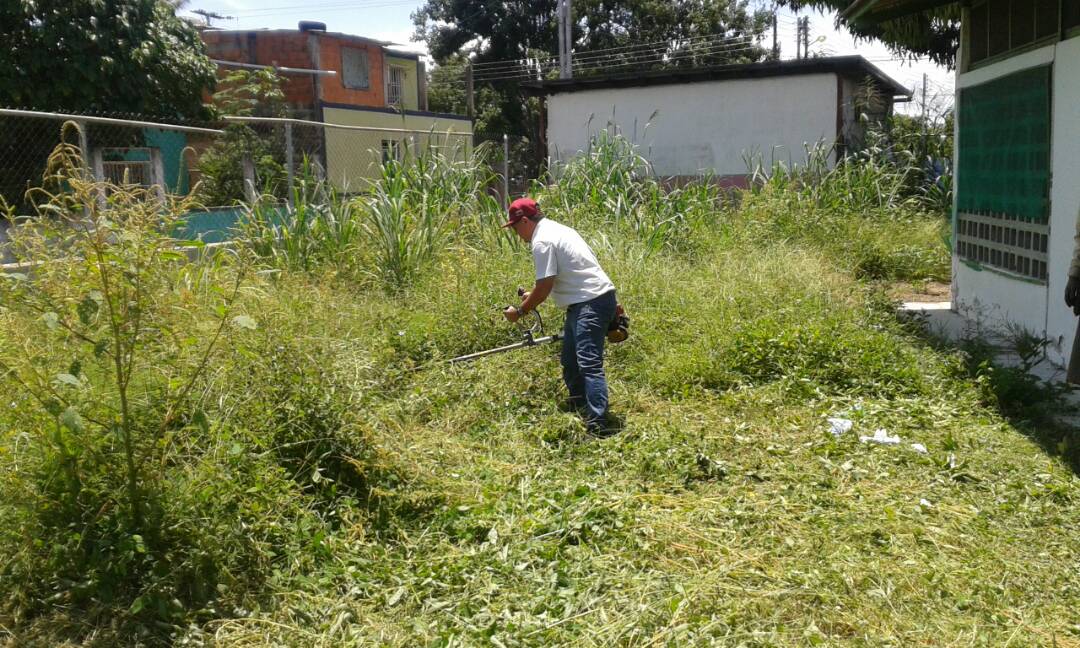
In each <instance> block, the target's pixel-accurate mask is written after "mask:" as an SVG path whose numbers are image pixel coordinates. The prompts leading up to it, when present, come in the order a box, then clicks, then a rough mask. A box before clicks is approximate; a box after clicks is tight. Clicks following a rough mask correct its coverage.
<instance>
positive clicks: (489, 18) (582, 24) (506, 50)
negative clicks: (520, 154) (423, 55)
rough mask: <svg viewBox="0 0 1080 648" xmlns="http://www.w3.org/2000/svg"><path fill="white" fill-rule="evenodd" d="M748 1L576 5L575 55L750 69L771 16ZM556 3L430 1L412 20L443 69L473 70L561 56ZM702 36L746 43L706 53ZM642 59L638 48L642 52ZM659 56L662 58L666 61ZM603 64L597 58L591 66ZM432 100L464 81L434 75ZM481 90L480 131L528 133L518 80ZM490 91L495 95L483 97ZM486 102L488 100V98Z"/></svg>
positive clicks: (620, 64)
mask: <svg viewBox="0 0 1080 648" xmlns="http://www.w3.org/2000/svg"><path fill="white" fill-rule="evenodd" d="M749 5H750V3H749V0H576V1H575V2H574V17H575V20H574V25H573V41H574V43H573V48H574V52H575V54H576V55H587V54H589V53H590V52H598V51H600V50H610V49H611V48H616V47H624V46H640V45H642V44H644V43H658V42H663V43H665V44H663V45H660V46H656V49H655V50H653V52H654V54H655V55H653V56H649V57H647V58H648V60H642V58H643V57H640V56H637V57H635V56H627V55H626V54H625V53H624V54H622V55H620V54H618V53H613V54H612V53H609V54H608V55H607V56H605V57H604V60H603V64H602V66H601V65H597V66H596V67H597V68H601V69H602V70H605V71H610V70H615V71H619V72H634V71H635V70H639V69H641V68H643V67H644V68H653V67H663V66H687V65H709V64H720V63H734V62H751V61H757V60H760V59H762V58H763V57H764V56H765V55H766V53H767V52H766V50H765V49H764V48H761V47H758V46H756V45H755V44H753V40H754V39H755V38H757V37H760V36H761V35H762V34H763V32H764V30H765V27H766V25H767V24H768V17H769V15H770V14H769V12H767V11H753V10H751V9H750V7H749ZM556 9H557V1H556V0H508V1H507V0H427V2H426V3H425V4H424V6H423V7H421V8H420V9H419V10H418V11H417V12H416V13H415V14H413V22H414V23H415V25H416V34H417V36H418V37H420V38H423V39H424V40H425V41H426V42H427V44H428V48H429V50H430V51H431V54H432V56H433V57H434V58H435V60H436V62H437V63H438V64H440V65H445V64H447V63H453V62H457V63H458V64H459V65H460V64H463V63H464V61H465V60H466V59H467V60H469V61H471V62H472V63H473V64H474V65H477V64H482V63H490V62H496V61H507V60H516V59H527V58H534V57H537V58H548V57H551V56H553V55H554V54H555V52H556V51H557V49H558V24H557V17H556ZM703 36H708V37H711V36H719V37H726V38H728V39H743V38H746V37H748V39H747V41H748V42H749V44H747V41H743V40H740V41H738V42H739V44H738V45H732V46H730V47H728V46H721V47H716V46H715V45H714V46H711V47H707V46H704V45H703V43H702V39H701V38H699V37H703ZM638 52H640V49H638ZM660 54H663V55H665V56H664V57H663V60H661V57H660V56H659V55H660ZM592 60H593V61H598V60H599V59H592ZM432 80H433V84H432V96H433V97H435V99H436V101H437V100H438V98H439V97H446V98H447V99H450V100H452V99H453V95H454V92H453V91H451V90H443V89H441V88H439V87H438V86H439V82H440V81H443V80H445V81H447V82H451V83H457V84H459V85H460V84H461V83H462V82H461V80H460V76H459V77H457V78H452V77H450V76H449V75H443V76H440V75H439V74H435V75H433V79H432ZM483 85H484V87H482V88H478V90H477V101H476V105H477V113H478V119H477V131H480V132H483V131H485V130H487V131H492V132H496V131H502V132H506V133H509V134H511V135H523V134H527V133H528V125H529V124H530V123H535V122H534V120H532V119H530V117H531V113H533V112H535V110H536V107H535V105H534V104H530V103H529V102H526V101H523V100H522V99H521V97H520V96H519V93H518V90H517V84H516V82H515V81H513V80H501V79H494V80H492V81H491V83H490V84H483ZM485 88H490V89H491V90H492V92H487V93H485ZM485 95H486V96H485Z"/></svg>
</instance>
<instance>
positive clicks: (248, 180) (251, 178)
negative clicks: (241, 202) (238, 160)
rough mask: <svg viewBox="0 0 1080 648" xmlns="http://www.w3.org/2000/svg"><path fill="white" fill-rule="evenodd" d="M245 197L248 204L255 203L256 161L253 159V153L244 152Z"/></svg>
mask: <svg viewBox="0 0 1080 648" xmlns="http://www.w3.org/2000/svg"><path fill="white" fill-rule="evenodd" d="M242 164H243V168H244V199H245V200H247V201H248V204H254V203H255V162H253V161H252V159H251V153H244V161H243V163H242Z"/></svg>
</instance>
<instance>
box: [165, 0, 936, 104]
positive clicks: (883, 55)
mask: <svg viewBox="0 0 1080 648" xmlns="http://www.w3.org/2000/svg"><path fill="white" fill-rule="evenodd" d="M763 2H768V4H769V5H770V6H771V1H768V0H763ZM423 4H424V3H423V1H422V0H352V2H348V1H346V0H309V1H308V2H306V3H301V1H300V0H261V1H260V0H189V3H188V5H187V6H186V7H185V9H184V10H183V11H181V13H190V12H191V11H192V10H195V9H204V10H207V11H213V12H216V13H219V14H221V15H224V16H230V17H231V18H230V19H226V20H214V21H213V25H214V26H215V27H221V28H224V29H258V28H269V29H295V28H296V24H297V22H299V21H301V20H317V21H320V22H324V23H326V25H327V29H328V30H330V31H336V32H345V33H350V34H357V35H360V36H367V37H369V38H376V39H380V40H388V41H393V42H394V43H398V44H400V45H401V46H402V47H401V49H406V50H410V51H415V52H420V53H425V52H426V48H425V46H424V43H422V42H412V40H411V39H412V35H413V31H414V30H413V24H412V18H411V16H412V13H413V12H414V11H416V10H417V9H419V8H420V7H421V6H422V5H423ZM799 16H810V41H811V43H810V51H811V52H812V53H813V52H823V53H828V54H837V55H842V54H861V55H862V56H864V57H865V58H867V59H869V60H870V61H871V62H873V63H874V65H877V66H878V67H879V68H881V69H882V70H883V71H884V72H885V73H886V74H888V75H889V76H891V77H893V78H894V79H896V80H897V81H899V82H900V83H902V84H903V85H905V86H907V87H908V88H911V89H913V90H914V91H915V92H916V95H921V91H922V90H921V89H922V85H923V74H926V75H927V80H928V83H927V95H928V99H929V102H928V103H930V105H931V107H932V108H931V109H935V108H936V109H940V108H942V107H944V106H946V105H949V104H951V101H952V92H953V83H954V77H953V73H952V72H950V71H949V70H947V69H945V68H943V67H941V66H938V65H934V64H933V63H931V62H929V61H918V62H914V63H911V62H905V61H900V60H897V58H896V56H895V55H894V54H892V53H891V52H890V51H889V50H888V48H887V47H885V45H883V44H882V43H880V42H878V41H863V42H860V43H856V42H855V40H854V39H853V38H852V37H851V35H850V34H849V33H848V32H847V31H846V30H844V29H842V28H841V30H837V29H836V28H835V27H834V21H835V19H836V15H835V14H834V13H829V14H822V13H819V12H816V11H808V12H802V13H800V14H796V13H794V12H792V11H790V10H781V13H780V17H779V23H780V26H779V40H780V46H781V51H782V55H783V56H784V57H789V56H790V55H792V54H794V53H795V33H796V26H795V25H796V20H797V18H798V17H799ZM765 44H766V45H767V46H771V45H772V38H771V34H770V35H769V37H768V38H767V39H766V41H765ZM552 54H553V55H554V54H556V53H555V52H552ZM898 109H899V110H900V111H902V112H909V113H910V112H917V111H919V110H921V105H919V104H918V102H913V103H912V104H909V105H907V106H899V107H898Z"/></svg>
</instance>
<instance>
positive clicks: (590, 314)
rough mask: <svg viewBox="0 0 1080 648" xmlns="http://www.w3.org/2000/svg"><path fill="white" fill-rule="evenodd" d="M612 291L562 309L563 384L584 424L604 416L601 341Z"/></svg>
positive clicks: (609, 317)
mask: <svg viewBox="0 0 1080 648" xmlns="http://www.w3.org/2000/svg"><path fill="white" fill-rule="evenodd" d="M615 304H616V301H615V291H614V290H610V291H608V292H606V293H604V294H603V295H600V296H599V297H595V298H593V299H590V300H589V301H587V302H581V303H580V304H574V305H572V306H570V307H569V308H567V309H566V324H565V325H564V326H563V344H562V355H561V358H560V359H561V360H562V369H563V381H564V382H565V383H566V388H567V389H568V390H569V391H570V402H571V404H573V405H574V406H575V407H579V408H583V409H584V416H585V422H586V424H588V425H590V426H591V425H598V424H600V423H601V421H603V420H604V417H605V416H607V410H608V391H607V380H606V379H605V378H604V340H606V339H607V330H608V325H609V324H611V320H613V319H615Z"/></svg>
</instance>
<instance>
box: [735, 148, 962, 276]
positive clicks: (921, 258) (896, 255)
mask: <svg viewBox="0 0 1080 648" xmlns="http://www.w3.org/2000/svg"><path fill="white" fill-rule="evenodd" d="M886 153H887V152H886V151H885V150H883V149H880V148H874V147H871V148H869V149H867V150H865V151H862V152H859V153H858V154H856V155H852V156H848V157H846V158H844V159H842V160H840V161H838V162H835V161H833V160H832V159H831V158H832V157H833V155H834V154H833V152H832V149H831V148H829V147H827V146H824V145H820V144H819V145H815V146H808V147H807V150H806V162H805V163H804V164H791V165H787V164H784V163H781V162H773V164H772V166H770V167H768V168H766V167H764V166H763V164H762V163H761V160H760V159H750V160H748V164H750V169H751V178H752V182H751V189H750V190H749V191H748V192H746V193H744V194H743V197H742V202H741V208H740V209H739V210H738V213H737V218H738V219H740V220H742V221H744V222H745V223H746V224H747V225H748V226H749V227H748V228H747V229H746V230H745V232H746V233H747V234H749V235H750V236H753V237H758V238H762V237H765V238H780V239H797V240H804V241H808V242H810V243H812V244H813V245H815V246H816V247H818V248H820V249H822V250H824V251H825V252H826V253H828V254H830V255H831V256H833V257H834V259H835V260H836V261H837V262H838V263H840V264H842V265H844V266H845V267H847V268H849V269H851V270H853V271H854V272H855V273H856V274H857V275H859V276H861V277H865V278H869V279H902V280H937V281H945V280H947V279H948V276H949V271H950V263H949V249H948V248H947V246H946V245H943V244H942V241H943V237H944V236H945V235H946V233H947V229H948V223H947V220H946V219H944V218H942V217H941V215H940V214H939V213H937V212H935V211H933V208H934V205H933V203H931V202H928V201H927V200H926V199H925V198H924V197H923V196H922V195H921V194H919V193H917V192H913V191H912V189H911V186H912V179H913V178H915V177H916V176H918V175H919V174H920V173H921V171H920V170H919V169H918V168H917V166H916V165H915V164H914V163H913V161H912V160H911V159H909V158H906V157H903V156H901V157H899V158H897V159H890V158H889V156H888V155H886Z"/></svg>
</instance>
